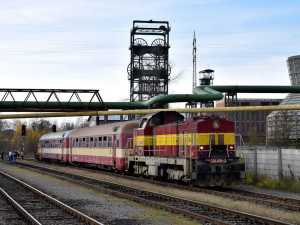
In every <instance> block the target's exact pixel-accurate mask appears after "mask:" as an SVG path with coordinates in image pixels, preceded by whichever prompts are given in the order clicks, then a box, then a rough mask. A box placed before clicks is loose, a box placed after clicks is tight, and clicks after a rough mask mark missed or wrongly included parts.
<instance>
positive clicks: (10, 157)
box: [8, 150, 12, 162]
mask: <svg viewBox="0 0 300 225" xmlns="http://www.w3.org/2000/svg"><path fill="white" fill-rule="evenodd" d="M8 160H9V161H10V162H11V161H12V152H11V150H9V152H8Z"/></svg>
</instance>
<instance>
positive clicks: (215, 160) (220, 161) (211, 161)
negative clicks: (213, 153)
mask: <svg viewBox="0 0 300 225" xmlns="http://www.w3.org/2000/svg"><path fill="white" fill-rule="evenodd" d="M210 163H227V159H211V160H210Z"/></svg>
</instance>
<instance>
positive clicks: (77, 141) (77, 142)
mask: <svg viewBox="0 0 300 225" xmlns="http://www.w3.org/2000/svg"><path fill="white" fill-rule="evenodd" d="M78 144H79V140H78V138H76V147H77V148H78V147H79V145H78Z"/></svg>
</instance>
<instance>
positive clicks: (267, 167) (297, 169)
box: [246, 147, 300, 179]
mask: <svg viewBox="0 0 300 225" xmlns="http://www.w3.org/2000/svg"><path fill="white" fill-rule="evenodd" d="M246 169H247V172H252V173H256V174H261V175H267V176H269V177H271V178H273V179H278V178H279V177H280V174H282V175H284V176H288V177H295V178H300V149H293V148H270V147H255V148H248V149H247V150H246Z"/></svg>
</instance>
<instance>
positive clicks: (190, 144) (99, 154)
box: [38, 111, 245, 186]
mask: <svg viewBox="0 0 300 225" xmlns="http://www.w3.org/2000/svg"><path fill="white" fill-rule="evenodd" d="M236 137H237V136H236V135H235V132H234V123H233V122H230V121H227V120H225V119H221V118H214V117H197V118H190V119H188V120H186V121H184V117H183V116H182V115H181V114H179V113H177V112H173V111H168V112H159V113H154V114H149V115H146V116H143V117H141V119H140V120H139V121H124V122H119V123H112V124H104V125H99V126H95V127H87V128H80V129H77V130H72V131H65V132H58V133H50V134H46V135H44V136H43V137H42V138H41V139H40V143H39V149H38V157H39V159H42V160H43V159H45V160H55V161H61V162H65V163H70V164H76V165H78V164H80V165H83V164H85V165H94V166H98V167H102V168H109V169H113V170H116V171H122V172H127V173H129V174H133V175H143V176H150V177H156V178H160V179H166V180H175V181H182V182H187V183H191V184H195V185H200V186H212V185H218V186H219V185H231V184H234V183H236V182H238V181H240V180H241V179H243V178H245V166H244V163H242V162H241V159H240V158H239V157H238V154H237V151H236Z"/></svg>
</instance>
